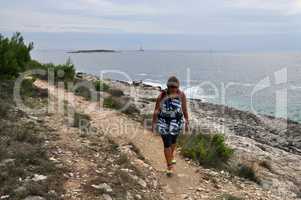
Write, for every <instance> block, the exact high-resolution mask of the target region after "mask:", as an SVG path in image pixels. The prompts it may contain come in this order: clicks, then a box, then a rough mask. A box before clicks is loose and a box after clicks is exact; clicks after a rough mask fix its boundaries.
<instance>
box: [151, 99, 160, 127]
mask: <svg viewBox="0 0 301 200" xmlns="http://www.w3.org/2000/svg"><path fill="white" fill-rule="evenodd" d="M161 97H162V94H160V95H159V96H158V97H157V100H156V105H155V109H154V113H153V122H152V131H153V132H155V131H156V123H157V120H158V114H159V112H160V102H161Z"/></svg>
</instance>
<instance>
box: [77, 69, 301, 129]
mask: <svg viewBox="0 0 301 200" xmlns="http://www.w3.org/2000/svg"><path fill="white" fill-rule="evenodd" d="M78 75H79V77H78V78H84V79H88V80H93V79H95V80H99V77H97V76H96V75H93V74H89V73H84V72H77V76H78ZM105 80H106V81H109V82H118V83H121V84H124V85H127V86H140V87H146V88H152V89H155V90H158V89H159V90H161V89H162V87H161V85H162V84H156V83H154V84H152V83H150V82H144V81H142V80H133V82H132V83H130V82H128V81H123V80H117V79H110V78H108V79H105ZM187 99H189V100H190V101H194V102H202V103H205V104H208V105H212V106H215V107H224V108H225V109H231V110H234V111H237V112H245V113H247V114H249V115H256V116H260V117H264V118H269V119H271V120H279V121H282V122H288V123H294V124H299V125H301V122H299V121H297V120H293V119H290V118H287V119H285V118H282V117H275V116H274V115H270V114H263V113H258V114H254V113H252V112H251V111H249V110H244V109H239V108H236V107H233V106H228V105H225V104H218V103H212V102H209V101H207V100H206V99H199V98H189V97H187Z"/></svg>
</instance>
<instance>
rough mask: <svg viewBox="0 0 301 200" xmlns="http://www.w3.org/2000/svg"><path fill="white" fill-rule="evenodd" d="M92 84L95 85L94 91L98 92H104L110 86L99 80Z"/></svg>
mask: <svg viewBox="0 0 301 200" xmlns="http://www.w3.org/2000/svg"><path fill="white" fill-rule="evenodd" d="M94 85H95V89H96V91H98V92H100V91H102V92H106V91H108V90H109V89H110V86H109V85H108V84H106V83H105V82H103V81H101V80H98V81H95V83H94Z"/></svg>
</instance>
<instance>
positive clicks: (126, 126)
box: [35, 80, 273, 199]
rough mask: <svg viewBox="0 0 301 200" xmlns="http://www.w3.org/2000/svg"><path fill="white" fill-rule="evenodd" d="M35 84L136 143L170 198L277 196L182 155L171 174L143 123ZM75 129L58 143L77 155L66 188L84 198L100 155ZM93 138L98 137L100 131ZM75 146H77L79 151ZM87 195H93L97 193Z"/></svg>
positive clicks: (115, 134) (112, 132) (156, 139)
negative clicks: (88, 148)
mask: <svg viewBox="0 0 301 200" xmlns="http://www.w3.org/2000/svg"><path fill="white" fill-rule="evenodd" d="M35 85H36V86H38V87H40V88H48V89H49V93H50V95H52V96H56V97H57V95H58V94H60V95H61V97H64V98H61V97H59V98H58V99H59V101H60V100H62V101H63V100H65V102H68V104H69V105H71V106H72V107H73V108H76V110H81V111H82V112H84V113H85V114H87V115H89V116H90V118H91V120H92V123H91V125H92V127H95V128H96V129H98V130H101V131H102V133H104V134H105V135H107V136H109V137H110V138H113V140H114V141H115V142H116V143H117V144H119V145H120V146H125V145H127V144H129V143H132V144H133V145H134V146H135V147H137V148H138V150H139V153H140V154H141V155H142V156H143V157H144V158H145V160H146V161H147V162H148V163H149V165H150V167H149V168H150V169H154V170H155V172H156V176H157V177H158V180H159V185H160V186H162V188H163V194H164V197H165V198H166V199H216V198H217V197H218V196H221V195H224V194H232V195H235V196H240V197H243V198H244V199H273V197H271V195H270V194H269V192H268V191H263V190H262V189H261V188H260V187H258V186H257V185H256V184H255V183H252V182H249V181H242V180H240V179H239V178H236V177H230V176H229V174H227V173H225V172H220V173H219V172H215V171H212V170H208V169H203V168H201V167H199V166H195V165H194V164H191V163H189V162H187V161H185V160H184V159H183V158H182V157H180V156H177V165H176V173H175V175H174V176H173V177H171V178H168V177H166V176H165V175H164V172H163V171H164V170H165V162H164V157H163V146H162V142H161V139H160V137H158V136H156V135H154V134H153V133H151V132H149V131H147V130H146V129H144V128H143V127H142V126H141V124H140V123H138V122H136V121H133V120H131V119H130V118H128V117H127V116H126V115H124V114H121V113H119V112H116V111H114V110H108V109H103V108H102V107H101V106H99V105H100V104H99V102H98V103H95V102H90V101H86V100H85V99H83V98H82V97H79V96H75V95H74V94H73V93H70V92H66V91H64V90H63V89H60V88H56V87H54V86H49V85H48V83H47V82H43V81H40V80H38V81H36V82H35ZM66 97H68V98H66ZM72 132H74V131H72V130H70V129H69V131H67V132H65V131H64V130H63V131H62V132H61V134H60V137H61V140H60V143H58V144H57V146H58V147H59V148H62V147H64V148H66V149H65V150H64V152H65V155H61V156H58V157H60V159H62V160H68V158H69V157H70V156H71V155H72V156H71V157H75V159H74V160H70V165H72V168H73V172H71V175H72V176H75V179H73V178H71V179H69V181H67V182H66V188H67V189H68V191H75V193H78V196H79V197H78V199H81V198H82V197H83V196H86V195H87V196H86V197H89V195H91V193H87V194H83V193H81V187H80V186H79V185H80V182H82V181H84V182H87V181H89V179H90V178H91V177H93V176H94V174H93V173H92V174H91V173H90V172H91V171H94V170H91V169H96V168H95V160H97V158H95V157H94V158H93V156H92V157H91V152H90V153H89V152H84V153H83V152H81V151H78V150H79V149H80V148H81V147H82V146H81V144H82V142H81V141H80V140H79V139H78V137H76V136H74V135H72ZM92 138H94V140H96V141H97V135H95V136H93V137H92ZM92 140H93V139H92ZM90 142H91V140H90ZM77 144H80V146H77ZM74 148H75V149H77V150H76V151H75V150H74ZM74 152H78V154H79V155H78V156H77V154H76V153H75V154H74ZM98 153H99V152H98ZM69 154H70V155H69ZM134 163H135V162H134ZM77 174H79V175H78V176H79V177H85V178H83V180H81V179H78V180H77V179H76V176H77ZM81 174H84V176H81ZM74 199H76V198H74ZM85 199H93V196H92V197H91V198H85Z"/></svg>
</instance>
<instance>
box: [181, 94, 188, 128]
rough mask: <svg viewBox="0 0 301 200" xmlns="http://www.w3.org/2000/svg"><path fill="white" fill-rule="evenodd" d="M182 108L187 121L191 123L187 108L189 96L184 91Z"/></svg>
mask: <svg viewBox="0 0 301 200" xmlns="http://www.w3.org/2000/svg"><path fill="white" fill-rule="evenodd" d="M182 110H183V114H184V118H185V123H189V119H188V109H187V98H186V95H185V94H184V93H183V92H182Z"/></svg>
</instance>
